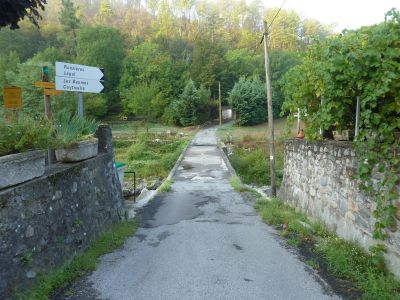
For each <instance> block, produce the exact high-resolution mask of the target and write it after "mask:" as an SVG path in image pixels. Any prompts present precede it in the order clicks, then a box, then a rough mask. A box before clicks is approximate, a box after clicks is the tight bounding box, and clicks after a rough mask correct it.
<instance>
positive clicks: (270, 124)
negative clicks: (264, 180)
mask: <svg viewBox="0 0 400 300" xmlns="http://www.w3.org/2000/svg"><path fill="white" fill-rule="evenodd" d="M264 56H265V82H266V86H267V101H268V131H269V136H270V138H269V160H270V169H271V194H272V196H276V180H275V145H274V139H275V138H274V115H273V110H272V92H271V77H270V70H269V56H268V26H267V22H265V21H264Z"/></svg>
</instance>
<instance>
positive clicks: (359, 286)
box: [256, 198, 400, 299]
mask: <svg viewBox="0 0 400 300" xmlns="http://www.w3.org/2000/svg"><path fill="white" fill-rule="evenodd" d="M256 209H257V210H258V211H259V213H260V214H261V216H262V219H263V221H264V222H265V223H267V224H270V225H273V226H274V227H275V228H276V229H278V230H280V234H281V236H283V237H284V238H285V239H286V240H287V243H288V244H289V245H290V246H293V247H297V248H299V249H300V250H301V251H300V253H302V254H306V256H307V257H306V258H307V259H306V260H305V262H306V263H307V264H308V265H309V266H311V267H312V268H314V269H317V270H319V271H320V272H322V273H325V272H326V273H328V274H329V275H333V276H334V277H335V278H337V279H340V280H345V281H348V282H351V283H352V284H346V283H345V282H344V281H341V282H340V284H338V282H337V280H336V281H335V279H332V278H331V281H332V282H333V285H334V286H335V285H336V287H337V289H339V290H340V289H342V291H341V292H343V294H344V296H347V297H350V298H353V297H354V296H355V297H357V298H358V296H361V297H362V298H363V299H400V282H399V281H396V280H395V278H394V276H393V275H392V274H390V273H389V272H388V270H387V269H386V267H385V265H384V263H383V256H382V252H380V251H377V252H372V253H368V252H366V251H365V250H364V249H362V248H361V247H360V246H358V245H357V244H356V243H353V242H349V241H345V240H343V239H341V238H339V237H338V236H336V235H335V234H333V233H331V232H329V231H328V230H326V228H325V226H324V225H323V224H322V223H312V222H310V221H309V220H308V218H307V217H306V216H305V215H304V214H302V213H299V212H296V211H295V210H294V209H293V208H291V207H288V206H287V205H284V204H283V203H282V202H281V201H280V200H278V199H276V198H275V199H272V200H271V201H266V200H263V199H261V198H260V199H258V201H257V205H256ZM328 281H329V280H328ZM332 282H331V283H332ZM352 285H353V288H354V287H355V288H356V289H355V290H353V288H352ZM343 286H345V288H344V289H343ZM334 288H335V287H334ZM347 297H346V298H347Z"/></svg>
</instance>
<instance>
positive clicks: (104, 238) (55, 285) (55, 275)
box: [17, 221, 138, 299]
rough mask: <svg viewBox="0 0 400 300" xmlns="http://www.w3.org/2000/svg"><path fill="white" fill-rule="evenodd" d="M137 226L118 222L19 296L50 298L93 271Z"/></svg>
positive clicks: (24, 297)
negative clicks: (103, 257) (102, 257)
mask: <svg viewBox="0 0 400 300" xmlns="http://www.w3.org/2000/svg"><path fill="white" fill-rule="evenodd" d="M137 227H138V224H137V222H136V221H124V222H121V223H118V224H117V225H115V226H114V227H113V228H112V229H111V230H109V231H107V232H105V233H103V234H102V235H101V236H100V237H99V238H98V239H96V240H95V241H94V242H92V243H91V245H90V246H89V247H88V249H87V250H86V251H85V252H84V253H82V254H80V255H78V256H76V257H75V258H74V259H73V260H72V261H71V262H70V263H68V264H66V265H64V266H63V267H60V268H59V269H58V270H55V271H53V272H50V273H48V274H46V275H42V276H40V277H39V278H38V281H37V284H36V285H34V287H33V288H32V289H30V290H29V291H28V292H26V293H25V294H24V295H20V296H18V297H17V298H18V299H48V298H49V297H50V295H51V294H52V293H53V292H54V291H56V290H57V289H61V288H65V287H67V286H68V285H69V284H70V283H72V282H73V281H74V280H76V279H77V278H78V277H80V276H82V275H84V274H86V273H87V272H89V271H93V270H94V269H95V268H96V266H97V264H98V262H99V257H100V256H101V255H103V254H106V253H110V252H112V251H113V250H115V249H117V248H119V247H121V246H122V245H123V243H124V241H125V240H126V239H127V238H128V237H130V236H132V235H133V234H134V233H135V231H136V229H137Z"/></svg>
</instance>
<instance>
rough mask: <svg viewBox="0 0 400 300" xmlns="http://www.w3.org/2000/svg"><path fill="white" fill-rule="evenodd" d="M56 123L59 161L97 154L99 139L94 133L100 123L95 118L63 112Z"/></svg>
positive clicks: (68, 160)
mask: <svg viewBox="0 0 400 300" xmlns="http://www.w3.org/2000/svg"><path fill="white" fill-rule="evenodd" d="M55 123H56V125H55V135H56V141H57V143H58V145H59V149H57V150H56V157H57V160H58V161H61V162H75V161H80V160H84V159H88V158H90V157H93V156H96V155H97V147H98V141H97V138H95V136H94V134H95V132H96V129H97V125H98V124H97V122H96V121H95V120H91V119H87V118H83V117H80V116H78V115H72V114H70V113H62V114H59V115H58V116H57V118H56V121H55Z"/></svg>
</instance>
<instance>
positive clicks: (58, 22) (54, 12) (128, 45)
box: [0, 0, 333, 126]
mask: <svg viewBox="0 0 400 300" xmlns="http://www.w3.org/2000/svg"><path fill="white" fill-rule="evenodd" d="M48 2H49V3H48V4H47V5H46V6H45V10H44V11H43V12H42V13H41V14H42V19H41V20H39V22H38V23H39V27H36V26H35V25H33V24H32V23H31V22H29V21H28V20H24V21H21V22H20V23H19V24H18V25H19V27H20V28H19V29H10V28H2V29H1V30H0V49H1V52H0V89H2V88H3V87H4V86H6V85H15V86H20V87H22V88H23V100H24V110H25V111H26V112H28V113H31V114H39V113H40V114H41V113H42V111H43V103H42V102H43V97H42V91H41V90H40V89H37V88H35V87H34V86H33V82H35V81H38V80H40V76H41V67H42V66H44V65H48V66H49V67H50V71H51V73H52V75H53V76H54V63H55V61H56V60H57V61H65V62H71V63H79V64H86V65H92V66H99V67H103V68H104V69H105V78H106V81H105V88H106V90H105V93H104V94H86V95H85V110H86V114H87V115H90V116H93V117H96V118H105V117H111V116H113V117H122V116H126V117H144V118H146V119H148V120H161V121H163V122H165V123H173V124H176V125H184V126H185V125H191V124H200V123H202V122H204V121H207V120H209V119H210V117H211V118H212V117H214V116H215V114H216V112H215V110H216V107H217V104H216V103H217V102H216V98H218V83H219V82H220V84H221V88H222V97H223V101H224V103H226V104H227V103H228V99H229V98H230V96H229V95H231V93H230V92H231V91H232V89H234V87H235V89H234V90H233V91H232V92H233V93H232V96H234V94H235V93H236V94H237V91H246V89H247V90H248V91H249V92H256V93H261V96H262V93H265V89H264V88H261V87H264V86H265V85H264V81H265V75H264V54H263V50H262V45H260V44H259V43H260V38H261V36H262V32H263V20H266V21H267V22H268V23H270V22H271V21H272V20H274V21H273V24H272V26H271V27H270V28H269V33H270V49H271V53H270V56H271V74H272V84H273V98H274V110H275V111H274V115H279V112H280V107H281V105H282V102H283V92H282V88H281V78H282V76H283V75H284V74H285V73H286V71H287V70H289V69H290V68H291V67H293V66H294V65H296V64H297V63H298V62H299V53H300V52H302V51H304V50H305V49H306V48H307V47H308V45H310V44H312V43H313V41H315V40H316V39H320V38H324V37H326V36H329V35H332V32H333V27H332V26H328V25H324V24H322V23H320V22H319V21H317V20H311V19H303V18H301V17H300V15H299V14H298V13H296V12H295V11H290V10H285V9H282V10H281V11H280V12H279V14H278V15H277V12H278V8H275V9H265V8H264V7H263V5H262V2H261V1H260V0H254V1H252V2H251V3H248V2H246V1H245V0H234V1H222V0H215V1H208V0H161V1H154V0H145V1H140V0H139V1H138V0H136V1H135V0H75V1H72V0H60V1H58V0H57V1H48ZM235 84H236V86H235ZM235 91H236V92H235ZM259 96H260V95H259ZM232 98H234V97H232ZM233 100H234V99H233ZM0 101H1V98H0ZM52 101H53V107H54V110H56V111H60V110H70V111H74V110H75V109H76V108H75V107H76V95H75V94H74V93H64V94H63V95H62V96H60V97H53V100H52ZM231 102H232V101H231ZM233 102H235V101H233ZM252 105H253V107H254V109H256V110H257V109H260V110H265V107H260V105H261V106H264V102H263V101H257V103H252ZM265 114H266V113H265ZM265 118H266V116H265ZM265 118H264V117H261V118H260V120H259V121H260V122H261V121H263V120H265Z"/></svg>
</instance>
